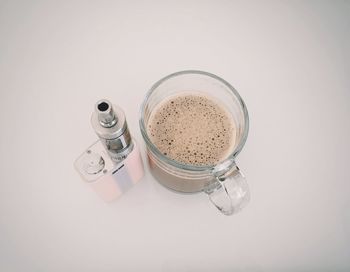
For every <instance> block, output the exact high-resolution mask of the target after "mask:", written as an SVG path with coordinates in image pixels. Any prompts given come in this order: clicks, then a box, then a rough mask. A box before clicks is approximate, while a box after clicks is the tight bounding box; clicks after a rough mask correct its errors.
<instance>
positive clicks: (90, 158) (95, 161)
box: [83, 150, 105, 175]
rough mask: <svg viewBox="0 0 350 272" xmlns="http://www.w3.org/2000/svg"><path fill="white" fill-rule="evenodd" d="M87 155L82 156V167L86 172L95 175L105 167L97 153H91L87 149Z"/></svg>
mask: <svg viewBox="0 0 350 272" xmlns="http://www.w3.org/2000/svg"><path fill="white" fill-rule="evenodd" d="M86 153H87V155H86V156H85V158H84V162H83V168H84V170H85V172H86V173H88V174H90V175H95V174H98V173H100V172H101V171H102V170H103V168H104V167H105V161H104V159H103V158H102V157H101V155H99V154H98V153H92V152H91V150H88V151H87V152H86Z"/></svg>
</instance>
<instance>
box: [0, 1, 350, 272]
mask: <svg viewBox="0 0 350 272" xmlns="http://www.w3.org/2000/svg"><path fill="white" fill-rule="evenodd" d="M349 68H350V2H349V1H347V2H346V1H330V2H323V1H305V2H299V1H290V2H285V1H284V2H280V1H278V2H277V1H276V2H263V1H259V2H255V3H254V2H249V3H247V2H245V1H241V2H231V1H150V2H146V1H139V2H134V1H125V2H121V1H82V2H77V1H56V2H52V1H1V2H0V94H1V95H0V98H1V99H0V120H1V130H0V148H1V161H0V162H1V165H0V167H1V172H0V185H1V186H0V271H9V272H11V271H349V270H350V212H349V209H350V198H349V196H350V195H349V194H350V171H349V168H350V167H349V162H350V157H349V151H350V145H349V139H350V121H349V117H350V79H349V78H350V77H349V74H350V73H349V71H350V69H349ZM185 69H199V70H204V71H208V72H212V73H214V74H217V75H219V76H221V77H223V78H224V79H226V80H227V81H229V82H230V83H231V84H232V85H233V86H234V87H235V88H236V89H237V90H238V91H239V92H240V94H241V96H242V97H243V99H244V100H245V102H246V104H247V107H248V111H249V114H250V119H251V127H250V133H249V137H248V141H247V143H246V146H245V148H244V149H243V151H242V153H241V154H240V156H239V158H238V164H239V166H240V167H241V168H242V169H243V170H244V172H245V174H246V176H247V178H248V181H249V184H250V188H251V194H252V199H251V202H250V204H249V206H248V207H247V208H246V209H245V210H244V211H243V212H241V213H240V214H237V215H235V216H231V217H226V216H223V215H221V214H220V213H219V212H218V211H216V209H215V208H214V207H212V206H211V205H210V203H209V202H208V200H207V197H206V196H205V195H204V194H196V195H180V194H175V193H173V192H170V191H168V190H166V189H165V188H164V187H162V186H161V185H159V184H158V183H157V182H156V181H155V180H154V179H153V178H152V177H151V176H150V174H149V173H147V174H146V176H145V178H144V179H143V181H142V182H141V183H139V184H138V185H137V186H135V187H134V188H133V189H132V190H131V191H129V192H128V193H127V194H125V195H124V196H123V197H122V198H121V199H119V200H118V201H117V202H115V203H113V204H111V205H107V204H105V203H103V202H102V201H101V200H100V199H98V198H97V196H96V195H95V194H94V192H93V191H91V190H90V188H89V187H87V186H86V185H85V184H84V183H83V182H82V181H81V180H80V177H79V176H78V174H77V173H76V172H75V171H74V168H73V162H74V160H75V159H76V157H77V156H78V155H79V154H80V153H81V152H83V151H84V150H85V149H86V148H87V147H88V146H89V145H90V144H91V143H92V142H93V141H94V140H95V139H96V136H95V135H94V132H93V130H92V128H91V126H90V114H91V112H92V110H93V106H94V104H95V102H96V101H97V100H98V99H100V98H108V99H110V100H112V101H113V102H114V103H116V104H118V105H120V106H121V107H122V108H123V109H124V110H125V112H126V116H127V120H128V123H129V126H130V129H131V132H132V134H133V136H134V137H135V138H136V139H137V140H138V142H139V143H140V144H142V152H143V156H144V155H145V154H144V146H143V141H142V138H141V135H140V131H139V128H138V111H139V106H140V104H141V102H142V100H143V97H144V95H145V93H146V91H147V90H148V89H149V88H150V86H151V85H152V84H153V83H154V82H155V81H157V80H158V79H160V78H161V77H163V76H165V75H167V74H169V73H172V72H175V71H179V70H185Z"/></svg>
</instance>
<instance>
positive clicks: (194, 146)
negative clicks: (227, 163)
mask: <svg viewBox="0 0 350 272" xmlns="http://www.w3.org/2000/svg"><path fill="white" fill-rule="evenodd" d="M147 129H148V134H149V136H150V139H151V141H152V143H153V144H154V145H155V146H156V147H157V148H158V149H159V150H160V151H161V152H162V153H163V154H164V155H166V156H167V157H169V158H171V159H173V160H175V161H178V162H181V163H185V164H190V165H197V166H205V165H214V164H216V163H218V162H220V161H222V160H223V159H226V158H227V157H228V156H229V155H230V154H231V153H232V151H233V149H234V145H235V135H236V131H235V125H234V121H233V119H232V117H231V115H230V113H229V112H228V111H227V110H226V109H225V107H224V105H222V104H221V103H219V102H218V101H216V100H214V99H213V98H211V97H209V96H207V95H204V94H201V93H196V92H183V93H180V94H177V95H175V96H171V97H169V98H167V99H165V100H164V101H162V102H161V103H160V104H159V105H158V106H157V107H156V108H155V109H154V110H153V111H152V114H151V116H150V119H149V121H148V128H147Z"/></svg>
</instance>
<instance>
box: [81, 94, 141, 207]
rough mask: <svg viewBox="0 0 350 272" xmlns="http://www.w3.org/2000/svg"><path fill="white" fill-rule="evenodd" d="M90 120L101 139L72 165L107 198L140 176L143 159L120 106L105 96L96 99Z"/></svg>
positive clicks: (114, 197)
mask: <svg viewBox="0 0 350 272" xmlns="http://www.w3.org/2000/svg"><path fill="white" fill-rule="evenodd" d="M91 124H92V127H93V129H94V130H95V132H96V134H97V136H98V137H99V138H100V139H99V140H98V141H97V142H95V143H94V144H92V145H91V146H90V147H89V148H88V149H87V150H86V151H85V152H84V153H83V154H81V155H80V156H79V158H78V159H77V160H76V161H75V168H76V170H77V171H78V172H79V174H80V175H81V177H82V179H83V180H85V181H86V182H88V183H89V184H90V186H92V188H93V189H94V190H95V192H96V193H97V194H98V195H99V196H100V197H101V198H103V199H104V200H105V201H107V202H108V201H112V200H114V199H116V198H117V197H119V196H120V195H121V194H123V193H124V192H126V191H127V190H128V189H130V188H131V187H132V186H133V185H134V184H135V183H137V182H138V181H139V180H140V179H141V178H142V177H143V174H144V169H143V163H142V159H141V154H140V150H139V148H138V146H137V144H136V142H135V140H134V139H132V137H131V136H130V133H129V130H128V126H127V123H126V119H125V115H124V112H123V111H122V109H121V108H119V107H117V106H115V105H112V104H111V103H110V102H109V101H108V100H100V101H98V102H97V103H96V105H95V111H94V113H93V114H92V117H91Z"/></svg>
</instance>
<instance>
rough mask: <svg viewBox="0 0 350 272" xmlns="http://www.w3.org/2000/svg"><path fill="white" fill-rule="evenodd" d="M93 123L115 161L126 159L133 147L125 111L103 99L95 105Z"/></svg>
mask: <svg viewBox="0 0 350 272" xmlns="http://www.w3.org/2000/svg"><path fill="white" fill-rule="evenodd" d="M91 124H92V127H93V129H94V130H95V132H96V134H97V136H98V137H99V138H100V140H101V142H102V144H103V145H104V147H105V148H106V150H107V151H108V153H109V155H110V157H111V159H112V160H113V161H116V162H118V161H120V160H122V159H124V158H125V157H126V156H127V155H128V154H129V153H130V152H131V151H132V149H133V144H132V140H131V136H130V133H129V130H128V125H127V123H126V119H125V115H124V112H123V111H122V109H121V108H120V107H117V106H115V105H112V103H110V102H109V101H108V100H106V99H102V100H100V101H98V102H97V103H96V105H95V111H94V113H93V114H92V117H91Z"/></svg>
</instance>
